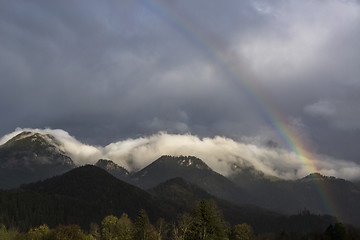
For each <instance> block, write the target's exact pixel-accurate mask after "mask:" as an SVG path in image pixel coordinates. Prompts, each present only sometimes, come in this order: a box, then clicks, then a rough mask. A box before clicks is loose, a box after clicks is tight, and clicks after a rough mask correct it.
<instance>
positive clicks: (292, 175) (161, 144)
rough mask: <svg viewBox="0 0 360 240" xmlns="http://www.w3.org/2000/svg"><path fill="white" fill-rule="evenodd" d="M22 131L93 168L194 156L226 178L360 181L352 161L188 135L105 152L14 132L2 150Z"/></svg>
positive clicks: (135, 166) (122, 144)
mask: <svg viewBox="0 0 360 240" xmlns="http://www.w3.org/2000/svg"><path fill="white" fill-rule="evenodd" d="M24 130H26V131H35V132H40V133H45V134H51V135H53V136H55V137H56V139H57V140H58V141H59V142H60V143H61V148H62V150H63V151H65V152H66V153H68V154H69V156H71V157H72V159H73V160H74V161H75V163H76V164H79V165H82V164H87V163H90V164H94V163H95V162H96V161H97V160H98V159H99V158H107V159H111V160H113V161H114V162H116V163H117V164H119V165H121V166H123V167H125V168H127V169H128V170H130V171H137V170H140V169H142V168H144V167H146V166H147V165H148V164H150V163H151V162H152V161H154V160H156V159H157V158H159V157H160V156H161V155H174V156H179V155H193V156H197V157H199V158H201V159H202V160H203V161H205V162H206V163H207V164H208V165H209V166H210V167H211V168H212V169H214V170H215V171H217V172H219V173H221V174H223V175H225V176H226V175H229V174H231V172H232V166H233V165H234V164H236V165H238V166H254V167H255V169H258V170H261V171H263V172H264V173H266V174H267V175H271V176H277V177H280V178H284V179H296V178H300V177H304V176H305V175H307V174H309V173H311V172H312V171H314V170H315V169H313V168H312V167H310V165H315V166H316V168H317V169H316V170H317V171H319V172H320V173H322V174H325V175H331V176H336V177H341V178H345V179H350V180H353V179H360V165H359V164H357V163H354V162H349V161H344V160H341V159H334V158H332V157H329V156H326V155H312V156H311V157H312V158H311V159H306V160H302V159H300V158H299V157H298V156H297V155H296V154H294V153H293V152H289V151H286V150H284V149H281V148H268V147H264V146H259V145H255V144H252V143H246V142H240V141H234V140H232V139H229V138H226V137H220V136H216V137H214V138H199V137H198V136H195V135H190V134H184V135H179V134H168V133H165V132H159V133H157V134H154V135H151V136H147V137H140V138H129V139H126V140H123V141H118V142H114V143H110V144H108V145H106V146H104V147H103V146H91V145H87V144H84V143H82V142H80V141H78V140H77V139H75V138H74V137H73V136H71V135H69V133H67V132H66V131H64V130H61V129H20V128H18V129H16V131H14V132H12V133H9V134H6V135H5V136H3V137H2V138H1V139H0V145H1V144H4V143H5V142H6V141H8V140H9V139H11V138H12V137H14V136H16V135H17V134H19V133H20V132H21V131H24ZM304 162H307V163H306V164H304Z"/></svg>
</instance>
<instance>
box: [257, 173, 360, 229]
mask: <svg viewBox="0 0 360 240" xmlns="http://www.w3.org/2000/svg"><path fill="white" fill-rule="evenodd" d="M250 194H251V196H252V197H253V198H252V200H251V203H252V204H256V205H259V206H262V207H265V208H268V209H274V210H275V211H281V212H285V213H294V212H299V211H300V210H301V209H308V210H310V211H311V212H313V213H319V214H332V215H334V214H335V215H337V216H338V217H339V218H340V220H341V221H343V222H346V223H351V224H354V225H356V226H359V222H360V205H359V204H358V203H359V202H360V189H359V187H357V186H356V185H354V184H353V183H351V182H349V181H346V180H343V179H338V178H335V177H326V176H322V175H321V174H319V173H313V174H310V175H308V176H306V177H304V178H302V179H298V180H293V181H286V180H277V181H271V180H259V181H256V182H253V183H252V186H251V189H250Z"/></svg>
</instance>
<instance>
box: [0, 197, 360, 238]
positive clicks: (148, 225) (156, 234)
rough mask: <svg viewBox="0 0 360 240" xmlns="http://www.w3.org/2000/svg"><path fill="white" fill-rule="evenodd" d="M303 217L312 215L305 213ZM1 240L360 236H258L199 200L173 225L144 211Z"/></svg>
mask: <svg viewBox="0 0 360 240" xmlns="http://www.w3.org/2000/svg"><path fill="white" fill-rule="evenodd" d="M303 214H309V213H308V212H306V211H305V212H304V213H303ZM0 239H1V240H65V239H67V240H168V239H169V240H265V239H268V240H275V239H294V240H297V239H299V240H302V239H324V240H338V239H339V240H356V239H360V235H359V233H358V232H357V231H356V230H355V229H353V228H350V227H348V226H345V225H343V224H342V223H340V222H337V223H335V224H334V225H329V226H328V227H327V228H326V229H324V231H322V232H312V233H308V234H306V235H302V234H300V233H292V232H284V231H283V232H280V233H279V232H269V233H262V234H255V233H254V231H253V228H252V226H251V225H249V224H247V223H238V224H235V225H233V226H231V225H230V223H228V222H227V221H226V220H225V219H224V216H223V213H222V211H221V209H220V208H219V207H218V206H217V203H216V202H215V201H213V200H200V201H197V202H196V203H195V205H194V206H193V208H192V210H191V211H190V212H185V213H182V214H179V215H178V217H177V219H176V220H174V221H171V222H169V221H166V220H165V219H163V218H159V219H157V220H156V221H155V222H151V221H150V219H149V217H148V215H147V213H146V211H145V210H144V209H141V210H140V211H139V212H138V214H137V216H136V217H135V218H134V219H131V218H130V217H129V216H128V215H127V214H126V213H122V214H121V215H120V216H114V215H108V216H106V217H105V218H104V219H103V220H102V221H101V223H100V224H97V223H91V224H90V225H89V227H88V228H87V229H82V228H81V227H80V226H79V225H76V224H69V225H58V226H56V227H54V228H50V227H49V226H48V225H47V224H46V223H44V224H42V225H40V226H37V227H34V228H31V229H29V230H28V231H26V232H21V231H19V230H17V229H16V228H15V227H6V226H5V225H4V224H0Z"/></svg>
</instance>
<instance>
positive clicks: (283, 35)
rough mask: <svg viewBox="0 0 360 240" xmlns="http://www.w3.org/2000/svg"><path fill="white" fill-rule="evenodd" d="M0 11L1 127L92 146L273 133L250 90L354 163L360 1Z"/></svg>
mask: <svg viewBox="0 0 360 240" xmlns="http://www.w3.org/2000/svg"><path fill="white" fill-rule="evenodd" d="M0 9H2V11H1V12H2V13H1V14H0V32H1V33H2V37H1V38H0V52H1V53H2V54H1V55H0V112H1V113H2V114H1V115H2V117H1V119H0V124H1V129H0V134H2V135H3V134H6V133H8V132H10V131H12V130H13V129H15V128H16V127H18V126H21V127H31V128H40V129H43V128H46V127H51V128H59V129H65V130H66V131H67V132H70V133H71V134H74V135H75V136H78V138H79V139H80V140H81V141H83V142H86V143H89V144H95V145H107V144H110V143H111V142H118V141H119V140H120V141H121V140H124V139H127V138H131V139H138V138H139V137H142V136H152V135H153V134H155V135H156V134H157V133H158V132H159V131H166V132H168V133H169V134H170V133H171V134H174V135H176V134H184V133H190V134H194V135H196V136H199V137H200V139H201V138H203V137H205V138H206V137H209V138H211V139H212V138H214V137H215V136H224V137H226V139H228V138H230V139H234V140H235V141H238V140H239V139H246V138H248V139H261V141H262V142H266V141H268V140H273V141H275V142H279V143H281V141H280V140H279V137H278V133H277V131H276V130H274V129H273V128H272V126H271V123H269V121H268V116H266V114H267V113H264V111H263V110H261V109H259V108H260V107H259V104H258V103H256V101H255V100H258V99H259V98H260V97H262V98H263V100H260V101H263V102H262V103H263V104H265V108H269V106H274V108H276V109H278V111H279V112H280V113H281V114H282V115H283V118H284V119H290V120H289V121H288V122H286V123H284V124H289V125H292V124H294V123H296V122H297V123H301V125H302V126H297V127H298V129H300V130H301V131H302V132H304V133H303V136H304V138H305V141H306V142H310V143H312V145H314V146H315V147H314V149H316V152H315V153H314V154H319V155H321V154H325V155H329V156H333V158H334V159H347V160H351V161H357V162H359V161H360V160H359V159H360V153H359V152H358V151H357V146H356V144H355V143H356V142H359V141H360V131H359V128H360V127H359V122H360V121H359V119H360V111H359V100H360V99H359V97H358V96H360V86H359V85H360V81H359V76H360V65H359V64H360V47H359V41H358V39H359V38H360V28H359V26H360V4H359V1H356V0H349V1H341V0H324V1H316V0H305V1H296V0H290V1H265V0H256V1H252V0H251V1H250V0H247V1H235V0H230V1H226V2H218V1H207V0H206V1H205V0H200V1H195V2H194V1H188V0H186V1H178V0H176V1H156V0H151V1H132V0H125V1H111V0H107V1H101V2H99V1H76V2H67V1H66V2H65V1H51V2H49V1H44V0H37V1H21V0H20V1H6V0H4V1H1V2H0ZM229 69H230V70H229ZM231 71H235V72H237V73H238V75H237V76H234V75H233V74H232V72H231ZM244 82H245V85H248V86H250V89H249V88H246V87H244ZM251 91H253V92H255V100H254V98H251V97H249V92H251ZM250 95H251V94H250ZM256 97H257V98H258V99H256ZM269 109H270V108H269ZM291 119H292V120H291ZM294 119H296V121H293V120H294ZM314 151H315V150H314ZM329 159H330V158H329ZM328 161H330V162H331V161H332V160H328ZM334 161H335V160H334Z"/></svg>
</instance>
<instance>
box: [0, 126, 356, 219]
mask: <svg viewBox="0 0 360 240" xmlns="http://www.w3.org/2000/svg"><path fill="white" fill-rule="evenodd" d="M45 131H46V130H45ZM48 131H50V130H48ZM53 131H55V132H56V131H58V132H60V133H62V134H64V133H65V132H64V131H60V130H53ZM164 135H165V134H164ZM9 136H10V135H8V136H5V137H3V138H2V141H5V143H4V144H2V145H1V146H0V174H1V175H0V176H1V178H2V181H1V186H0V188H15V187H18V186H20V185H21V184H24V183H29V182H34V181H38V180H45V179H46V178H49V177H52V176H57V175H61V174H63V173H65V172H67V171H69V170H71V169H74V168H76V167H77V166H79V162H73V160H72V158H71V157H69V156H71V154H69V155H68V154H67V153H66V149H70V148H69V146H67V145H66V144H69V143H66V141H64V139H61V138H58V137H57V136H56V135H50V134H44V133H39V132H37V131H32V132H31V131H23V132H20V133H18V134H17V135H15V136H14V137H12V138H9ZM64 136H65V137H66V136H67V137H68V138H69V139H70V140H71V141H73V142H74V143H75V144H74V146H76V144H79V143H78V142H77V141H76V140H75V139H74V138H72V137H70V136H69V135H68V134H64ZM165 136H167V135H165ZM188 137H190V136H188ZM8 138H9V139H8ZM143 140H144V139H143ZM204 141H205V140H204ZM206 141H209V139H208V140H206ZM139 146H141V147H140V150H144V148H145V146H148V147H149V148H151V147H152V146H151V144H147V145H146V144H140V145H139ZM180 146H181V144H180ZM194 146H199V145H197V144H196V142H195V143H194ZM85 147H86V148H88V149H96V147H93V146H86V145H85ZM107 147H108V146H106V147H104V149H106V148H107ZM134 149H136V148H134ZM97 150H98V151H100V150H99V149H97ZM134 152H136V151H134ZM140 153H142V154H144V155H143V156H144V158H145V157H146V153H147V151H139V152H137V154H140ZM125 156H128V155H125ZM225 156H226V155H225ZM223 159H225V158H223ZM136 160H137V159H136V158H135V157H134V158H133V161H136ZM230 162H231V161H230ZM230 162H225V163H226V164H229V163H230ZM94 165H95V166H97V167H99V168H103V169H105V170H106V171H107V172H109V173H110V174H112V175H113V176H114V177H116V178H117V179H119V180H121V181H125V182H127V183H128V184H130V185H132V186H137V187H139V188H141V189H143V190H148V189H150V188H154V187H156V186H158V185H159V184H162V183H164V182H166V181H168V180H171V179H173V178H182V179H184V180H185V181H186V182H189V183H191V184H194V185H196V186H197V187H199V188H201V189H202V191H205V192H207V193H208V194H210V195H212V196H214V197H216V198H219V199H224V200H226V201H228V202H232V203H236V204H255V205H257V206H261V207H265V208H267V209H272V210H274V211H276V212H281V213H282V214H295V213H298V212H299V211H301V210H303V209H307V210H309V211H311V212H313V213H316V214H330V215H336V217H338V218H340V220H341V221H344V222H346V223H352V224H355V225H357V224H358V223H359V222H360V214H359V213H360V208H359V205H358V202H359V201H360V189H359V187H358V186H357V185H355V184H353V183H351V182H349V181H346V180H343V179H339V178H335V177H333V176H328V177H327V176H324V175H321V174H320V173H312V174H310V175H308V176H306V177H303V178H300V179H297V180H286V179H281V178H279V177H276V176H274V175H269V174H267V173H264V172H262V171H261V170H259V169H256V167H255V166H254V165H249V164H248V163H246V164H233V165H232V174H231V175H228V176H224V175H222V174H220V173H219V172H217V171H215V169H213V168H212V167H211V166H210V164H207V163H206V161H205V159H204V160H203V159H200V158H198V157H195V156H181V155H180V156H170V155H163V156H161V157H159V158H154V159H153V161H152V162H151V163H150V164H149V165H147V166H146V167H144V168H142V169H140V170H138V171H134V170H133V171H130V172H129V171H128V170H126V169H125V168H124V167H122V166H119V165H118V164H116V163H115V162H114V161H112V160H111V159H98V160H97V161H96V162H95V163H94ZM71 176H73V177H72V178H75V179H78V180H79V181H82V182H83V183H84V184H85V185H86V179H88V178H89V177H88V176H86V177H85V178H86V179H81V178H82V177H81V176H80V175H79V176H76V174H74V173H72V175H71ZM94 181H95V182H96V181H97V180H96V179H92V180H91V181H90V182H89V185H94V184H95V183H94V184H93V183H92V182H94ZM45 182H46V181H45ZM95 185H96V186H98V188H99V191H102V190H101V189H102V188H103V187H104V188H107V187H108V186H106V185H104V186H101V184H100V183H96V184H95ZM68 186H70V185H68V184H65V185H64V186H61V188H63V189H64V191H67V190H66V189H67V188H68ZM88 187H90V186H86V187H85V188H84V189H81V191H82V192H84V194H85V195H86V194H88V193H86V192H87V190H86V189H87V188H88ZM90 188H91V187H90ZM27 189H31V188H27ZM40 189H45V188H44V187H41V188H40ZM47 189H48V190H46V191H50V192H52V191H53V190H52V189H51V188H47ZM325 190H326V192H323V191H325ZM54 191H55V189H54ZM56 191H59V189H58V188H57V190H56ZM54 194H55V192H54ZM324 194H326V195H324ZM327 201H329V202H327ZM330 203H331V204H332V205H333V206H334V207H333V206H331V207H329V206H328V204H330ZM335 206H336V209H335ZM335 210H336V211H335ZM134 211H135V210H134ZM165 215H166V214H165Z"/></svg>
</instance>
